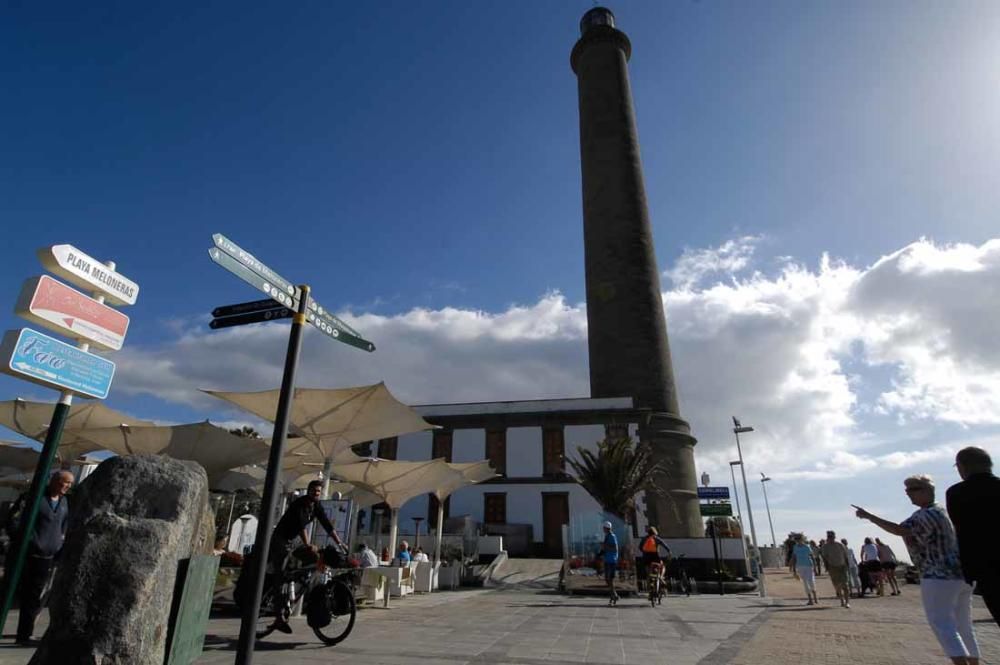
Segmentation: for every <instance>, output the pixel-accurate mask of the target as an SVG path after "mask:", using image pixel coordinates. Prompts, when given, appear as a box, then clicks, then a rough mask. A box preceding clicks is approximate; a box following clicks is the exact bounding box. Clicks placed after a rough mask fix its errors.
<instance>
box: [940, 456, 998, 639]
mask: <svg viewBox="0 0 1000 665" xmlns="http://www.w3.org/2000/svg"><path fill="white" fill-rule="evenodd" d="M955 467H956V468H957V469H958V475H960V476H961V477H962V482H960V483H958V484H955V485H952V486H951V487H949V488H948V493H947V495H946V504H947V507H948V516H949V517H951V522H952V524H954V525H955V534H956V535H957V536H958V552H959V556H960V557H961V559H962V572H963V573H964V574H965V580H966V581H967V582H968V583H969V584H972V583H973V582H975V584H976V589H977V590H978V591H979V593H980V594H982V596H983V601H985V603H986V607H987V608H989V610H990V614H992V615H993V620H994V621H996V622H997V624H998V625H1000V550H998V549H997V544H996V542H995V541H994V530H993V528H992V526H991V525H990V523H989V519H990V517H989V516H990V515H991V514H992V511H994V510H995V509H996V507H997V506H998V505H1000V478H997V477H996V476H994V475H993V460H991V459H990V455H989V453H987V452H986V451H985V450H983V449H982V448H976V447H969V448H963V449H962V450H960V451H958V455H956V456H955Z"/></svg>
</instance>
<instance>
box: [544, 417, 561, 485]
mask: <svg viewBox="0 0 1000 665" xmlns="http://www.w3.org/2000/svg"><path fill="white" fill-rule="evenodd" d="M542 475H543V476H564V475H566V442H565V440H564V439H563V428H562V427H559V428H545V429H543V430H542Z"/></svg>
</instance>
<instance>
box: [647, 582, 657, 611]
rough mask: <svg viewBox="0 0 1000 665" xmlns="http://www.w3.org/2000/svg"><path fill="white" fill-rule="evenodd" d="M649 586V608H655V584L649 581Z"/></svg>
mask: <svg viewBox="0 0 1000 665" xmlns="http://www.w3.org/2000/svg"><path fill="white" fill-rule="evenodd" d="M648 584H649V605H650V607H656V592H657V588H656V586H657V585H656V582H654V581H650V582H648Z"/></svg>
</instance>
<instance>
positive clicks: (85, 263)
mask: <svg viewBox="0 0 1000 665" xmlns="http://www.w3.org/2000/svg"><path fill="white" fill-rule="evenodd" d="M38 258H39V260H40V261H41V262H42V265H43V266H45V269H46V270H48V271H49V272H52V273H55V274H56V275H59V276H60V277H63V278H65V279H67V280H69V281H70V282H72V283H73V284H76V285H77V286H79V287H81V288H84V289H97V290H99V291H101V292H103V293H104V294H105V297H106V298H107V301H108V302H109V303H111V304H112V305H134V304H135V299H136V298H138V297H139V285H138V284H136V283H135V282H133V281H132V280H130V279H128V278H127V277H124V276H123V275H121V274H119V273H117V272H115V271H114V270H112V269H111V268H109V267H107V266H106V265H104V264H103V263H101V262H100V261H98V260H97V259H95V258H93V257H91V256H88V255H86V254H84V253H83V252H81V251H80V250H78V249H77V248H76V247H74V246H73V245H53V246H51V247H44V248H42V249H40V250H38Z"/></svg>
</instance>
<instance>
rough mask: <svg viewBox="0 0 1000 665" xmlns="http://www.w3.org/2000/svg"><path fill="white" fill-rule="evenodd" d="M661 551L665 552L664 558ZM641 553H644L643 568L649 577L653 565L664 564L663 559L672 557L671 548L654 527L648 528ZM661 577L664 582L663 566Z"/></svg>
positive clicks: (661, 567) (640, 547)
mask: <svg viewBox="0 0 1000 665" xmlns="http://www.w3.org/2000/svg"><path fill="white" fill-rule="evenodd" d="M661 550H662V551H663V552H664V554H663V556H660V552H661ZM639 551H640V552H642V568H643V570H644V571H645V573H646V576H647V577H648V576H649V574H650V572H651V571H652V569H653V567H652V564H654V563H656V564H662V563H663V559H665V558H668V557H670V547H669V546H668V545H667V543H666V541H664V540H663V538H660V532H659V531H657V529H656V527H655V526H653V525H649V526H647V527H646V537H645V538H643V539H642V544H641V545H640V546H639ZM659 576H660V578H661V581H662V578H663V566H662V565H661V566H660V572H659Z"/></svg>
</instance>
